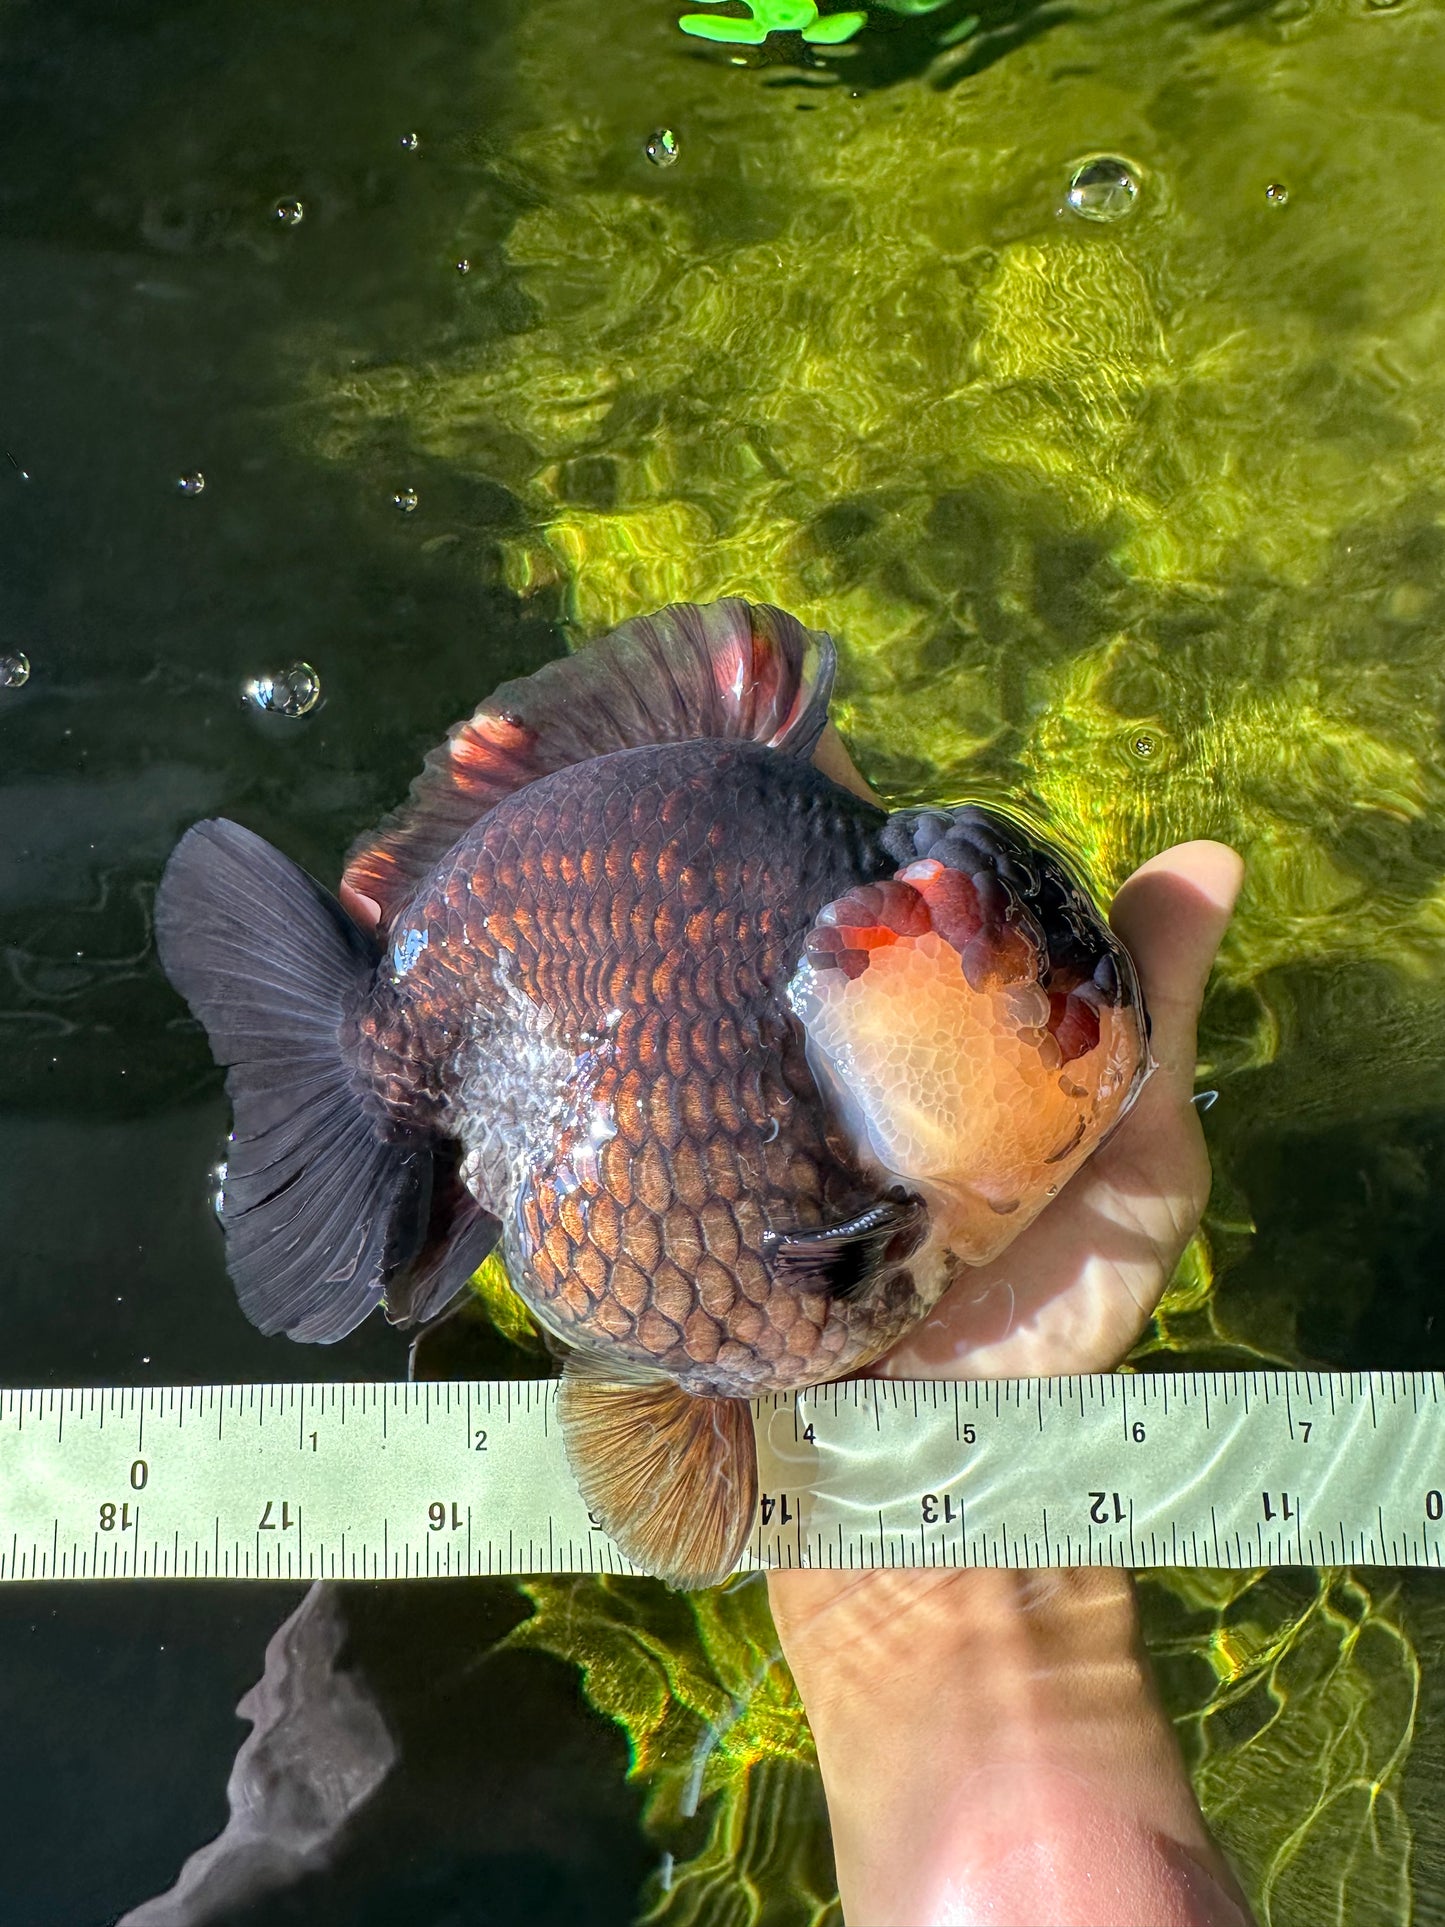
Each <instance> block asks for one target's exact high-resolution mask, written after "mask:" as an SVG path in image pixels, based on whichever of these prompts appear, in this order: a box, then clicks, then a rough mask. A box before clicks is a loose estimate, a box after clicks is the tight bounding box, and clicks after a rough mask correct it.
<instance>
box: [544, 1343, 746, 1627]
mask: <svg viewBox="0 0 1445 1927" xmlns="http://www.w3.org/2000/svg"><path fill="white" fill-rule="evenodd" d="M608 1370H609V1366H608V1365H606V1364H601V1363H599V1364H596V1365H594V1364H592V1363H591V1362H590V1361H580V1362H579V1360H578V1358H577V1356H576V1355H575V1354H574V1355H573V1357H571V1358H569V1359H568V1362H567V1368H566V1370H565V1372H564V1373H563V1377H562V1390H561V1394H560V1397H559V1400H558V1415H559V1417H560V1419H561V1422H562V1435H563V1438H564V1439H565V1441H566V1445H567V1457H568V1460H569V1461H570V1463H571V1466H572V1473H573V1476H574V1477H575V1479H576V1480H577V1484H578V1486H579V1487H580V1489H581V1492H582V1497H583V1498H584V1499H585V1500H586V1502H587V1505H588V1506H589V1508H590V1509H591V1511H592V1512H593V1513H594V1515H595V1516H596V1517H597V1518H598V1519H599V1520H600V1521H601V1524H602V1527H603V1530H604V1531H605V1532H607V1533H608V1534H609V1535H610V1536H611V1537H612V1538H613V1539H614V1540H615V1541H616V1542H617V1545H618V1546H619V1547H620V1549H621V1550H622V1551H623V1552H624V1553H626V1555H627V1557H628V1558H629V1559H631V1560H632V1561H633V1562H634V1564H636V1565H638V1566H640V1567H641V1568H642V1569H643V1571H644V1572H647V1573H650V1574H651V1575H652V1576H653V1578H655V1579H663V1580H665V1581H666V1582H667V1584H668V1585H669V1586H675V1587H677V1588H678V1589H679V1590H680V1591H687V1592H691V1591H697V1590H698V1589H700V1588H701V1587H704V1586H717V1585H721V1583H722V1582H723V1580H724V1579H726V1578H727V1576H728V1574H729V1573H730V1572H731V1571H732V1569H733V1567H734V1566H735V1565H736V1564H737V1562H738V1558H739V1556H740V1554H741V1553H742V1550H743V1547H744V1546H745V1545H746V1543H747V1539H748V1535H749V1533H750V1532H751V1531H752V1528H753V1520H754V1518H755V1517H756V1514H757V1509H758V1453H757V1441H756V1438H755V1435H754V1430H753V1414H752V1407H751V1406H750V1405H749V1404H748V1403H747V1401H746V1399H740V1398H703V1397H695V1396H693V1395H692V1394H691V1393H689V1392H684V1391H683V1390H682V1389H681V1387H680V1386H678V1385H677V1384H676V1383H675V1382H674V1381H673V1380H672V1379H670V1378H660V1377H653V1376H650V1375H649V1376H648V1377H647V1378H645V1379H641V1378H639V1379H633V1380H631V1381H630V1382H629V1381H627V1380H625V1379H611V1378H608V1377H607V1376H605V1374H606V1373H607V1371H608Z"/></svg>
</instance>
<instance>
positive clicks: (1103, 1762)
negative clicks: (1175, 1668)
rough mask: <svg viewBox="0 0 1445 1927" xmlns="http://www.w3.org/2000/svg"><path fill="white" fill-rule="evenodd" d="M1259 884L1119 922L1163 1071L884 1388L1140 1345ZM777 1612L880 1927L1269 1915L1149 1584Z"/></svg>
mask: <svg viewBox="0 0 1445 1927" xmlns="http://www.w3.org/2000/svg"><path fill="white" fill-rule="evenodd" d="M1241 877H1242V865H1241V863H1240V860H1239V858H1238V857H1237V856H1236V855H1235V854H1234V852H1233V851H1231V850H1227V849H1225V848H1224V847H1223V846H1222V845H1220V844H1217V843H1186V844H1181V845H1179V846H1178V847H1177V848H1175V849H1172V850H1168V851H1165V852H1164V853H1163V854H1162V855H1161V856H1157V857H1155V858H1153V859H1152V860H1151V861H1150V862H1148V863H1146V864H1145V865H1144V866H1143V867H1142V868H1141V869H1140V870H1138V871H1136V872H1135V874H1134V875H1133V876H1132V877H1131V878H1130V879H1129V881H1128V882H1127V883H1126V884H1125V885H1124V887H1123V888H1122V889H1121V890H1120V892H1119V894H1118V897H1117V898H1116V900H1115V904H1114V910H1113V922H1114V926H1115V928H1116V930H1117V931H1118V933H1119V935H1120V936H1121V937H1122V938H1123V939H1124V942H1125V943H1126V944H1127V945H1128V947H1129V949H1130V951H1131V952H1132V953H1133V956H1134V960H1135V963H1136V965H1137V966H1138V970H1139V976H1140V981H1141V983H1142V985H1143V989H1144V995H1145V1000H1146V1003H1147V1005H1148V1008H1149V1012H1150V1016H1151V1020H1152V1024H1153V1032H1152V1040H1151V1041H1152V1048H1153V1053H1154V1057H1155V1060H1156V1068H1155V1071H1154V1073H1153V1075H1152V1076H1151V1077H1150V1078H1149V1080H1148V1082H1147V1083H1146V1084H1145V1086H1144V1089H1143V1091H1142V1093H1141V1094H1140V1097H1139V1099H1138V1102H1137V1103H1136V1104H1135V1106H1134V1108H1133V1110H1132V1111H1131V1112H1130V1113H1129V1115H1128V1117H1127V1118H1126V1119H1125V1120H1124V1122H1123V1123H1122V1124H1121V1126H1120V1127H1119V1129H1118V1131H1117V1132H1116V1133H1115V1135H1114V1136H1113V1138H1111V1139H1110V1141H1109V1142H1108V1143H1107V1144H1106V1145H1104V1146H1103V1147H1102V1148H1101V1149H1100V1150H1099V1151H1098V1152H1096V1153H1095V1155H1094V1157H1093V1158H1091V1159H1090V1160H1089V1162H1088V1163H1087V1164H1086V1165H1085V1166H1084V1167H1083V1168H1082V1170H1081V1171H1079V1172H1078V1174H1077V1175H1076V1176H1075V1177H1074V1179H1073V1180H1072V1182H1071V1183H1070V1184H1069V1185H1068V1186H1067V1188H1066V1189H1065V1190H1064V1191H1063V1193H1062V1194H1061V1195H1060V1197H1059V1198H1058V1199H1057V1200H1055V1202H1054V1203H1053V1204H1051V1205H1050V1206H1049V1208H1048V1209H1047V1210H1046V1211H1045V1212H1044V1213H1043V1214H1042V1215H1041V1216H1040V1217H1039V1218H1038V1219H1037V1220H1036V1221H1035V1222H1034V1224H1032V1225H1031V1226H1030V1227H1029V1229H1028V1230H1027V1231H1025V1232H1024V1233H1023V1234H1022V1235H1021V1236H1020V1237H1019V1238H1018V1239H1017V1240H1016V1241H1015V1242H1014V1244H1013V1245H1011V1246H1010V1247H1009V1249H1008V1250H1007V1251H1006V1252H1005V1253H1004V1254H1003V1256H1002V1257H1000V1258H999V1259H997V1260H996V1261H995V1262H993V1263H992V1264H990V1265H987V1266H981V1267H979V1268H978V1269H976V1270H974V1271H972V1272H970V1273H968V1274H966V1275H965V1276H964V1277H963V1278H961V1279H960V1280H958V1282H957V1283H956V1284H955V1285H954V1286H953V1288H952V1290H951V1291H949V1292H948V1293H947V1294H946V1295H945V1297H944V1298H943V1299H942V1300H941V1301H940V1303H939V1305H938V1307H937V1308H936V1309H935V1311H934V1312H933V1314H932V1315H931V1316H930V1317H929V1318H928V1319H927V1320H926V1321H925V1322H924V1323H923V1324H922V1325H920V1326H919V1327H918V1328H916V1329H915V1330H914V1331H913V1332H912V1333H910V1334H909V1335H908V1337H906V1338H905V1339H904V1341H903V1343H902V1344H901V1345H899V1346H898V1348H897V1349H896V1350H895V1351H894V1352H893V1353H892V1354H890V1356H889V1357H888V1358H887V1359H886V1360H884V1361H882V1362H881V1364H880V1365H878V1366H877V1367H875V1368H874V1369H875V1371H878V1372H881V1373H886V1374H888V1375H891V1376H895V1377H912V1378H955V1377H1004V1376H1008V1377H1013V1376H1020V1377H1022V1376H1038V1375H1046V1374H1051V1373H1060V1372H1091V1371H1101V1370H1105V1369H1107V1368H1109V1367H1111V1366H1113V1365H1115V1364H1117V1362H1118V1361H1119V1359H1120V1358H1121V1357H1122V1356H1123V1354H1124V1353H1125V1352H1126V1351H1127V1350H1128V1348H1129V1346H1130V1345H1131V1344H1132V1343H1133V1341H1134V1340H1135V1339H1136V1338H1137V1337H1138V1335H1139V1333H1140V1332H1141V1331H1142V1330H1143V1328H1144V1325H1145V1324H1146V1323H1147V1321H1148V1319H1149V1317H1150V1314H1151V1313H1152V1311H1153V1309H1154V1307H1155V1305H1156V1304H1157V1303H1158V1301H1159V1297H1160V1295H1161V1293H1162V1292H1163V1289H1164V1286H1165V1284H1166V1283H1167V1282H1168V1279H1169V1277H1170V1274H1171V1273H1172V1271H1173V1269H1174V1266H1175V1265H1176V1263H1177V1262H1178V1259H1179V1257H1180V1254H1181V1253H1182V1251H1183V1249H1184V1247H1185V1245H1186V1244H1187V1242H1188V1240H1189V1238H1190V1236H1191V1235H1192V1233H1193V1231H1194V1229H1195V1227H1196V1226H1197V1224H1198V1222H1199V1218H1200V1214H1201V1213H1202V1211H1203V1208H1204V1204H1205V1201H1206V1198H1207V1196H1208V1190H1209V1163H1208V1157H1207V1154H1206V1151H1205V1147H1204V1139H1203V1134H1202V1132H1201V1129H1200V1125H1199V1119H1198V1116H1197V1114H1196V1112H1195V1110H1194V1107H1193V1105H1192V1104H1191V1102H1190V1099H1191V1097H1192V1095H1193V1079H1194V1056H1195V1026H1196V1022H1197V1019H1198V1013H1199V1005H1200V1001H1201V999H1202V997H1203V993H1204V986H1205V983H1206V981H1207V978H1208V975H1209V969H1210V966H1211V964H1212V962H1213V958H1214V953H1215V950H1216V948H1217V947H1218V944H1219V941H1220V938H1221V937H1222V935H1223V933H1224V930H1225V927H1226V925H1227V923H1228V921H1229V917H1230V914H1231V911H1232V909H1233V905H1234V899H1235V897H1236V895H1237V893H1238V889H1239V885H1240V881H1241ZM769 1594H770V1598H771V1601H772V1607H773V1615H774V1618H775V1620H776V1622H777V1626H778V1632H779V1636H780V1638H781V1640H782V1643H783V1649H784V1652H785V1654H786V1656H787V1658H788V1661H789V1663H790V1665H791V1666H792V1668H793V1672H794V1676H795V1678H796V1679H797V1681H798V1685H799V1688H800V1690H801V1692H802V1695H803V1701H804V1704H805V1706H806V1707H807V1709H808V1714H809V1718H810V1720H811V1722H812V1724H813V1729H814V1734H815V1737H816V1739H817V1743H818V1750H819V1758H820V1762H821V1764H822V1767H823V1775H824V1781H825V1784H826V1786H827V1790H828V1801H829V1809H830V1814H831V1816H832V1820H833V1830H834V1845H835V1850H836V1853H837V1858H838V1871H839V1882H840V1888H841V1890H842V1893H843V1898H844V1904H845V1912H846V1913H847V1915H848V1918H849V1919H850V1921H852V1922H855V1923H857V1927H863V1924H864V1923H867V1927H883V1924H884V1923H901V1924H907V1927H913V1924H914V1923H918V1924H920V1927H921V1923H923V1922H933V1921H958V1922H964V1921H975V1920H977V1921H984V1920H986V1921H988V1922H990V1923H997V1927H1005V1923H1007V1922H1010V1921H1017V1922H1019V1923H1022V1924H1024V1927H1027V1924H1028V1923H1032V1924H1033V1927H1040V1923H1042V1922H1045V1921H1047V1922H1048V1924H1049V1927H1074V1924H1075V1923H1077V1927H1084V1924H1085V1923H1090V1924H1092V1927H1106V1924H1107V1927H1116V1924H1117V1927H1124V1924H1125V1923H1128V1924H1129V1927H1176V1924H1177V1927H1185V1924H1186V1923H1189V1924H1191V1927H1192V1924H1194V1923H1199V1924H1201V1927H1202V1923H1206V1922H1208V1923H1211V1924H1213V1923H1221V1924H1222V1923H1224V1922H1242V1921H1244V1920H1245V1919H1246V1914H1245V1912H1244V1909H1243V1903H1242V1901H1241V1899H1240V1897H1239V1893H1238V1889H1237V1888H1236V1887H1235V1885H1234V1882H1233V1879H1232V1876H1231V1875H1230V1874H1229V1871H1228V1868H1227V1866H1226V1865H1225V1863H1224V1862H1223V1860H1222V1857H1221V1856H1220V1855H1219V1853H1218V1850H1217V1849H1216V1848H1215V1846H1214V1844H1213V1842H1212V1841H1211V1840H1210V1838H1209V1835H1208V1832H1207V1830H1206V1829H1205V1826H1204V1823H1203V1819H1202V1816H1201V1815H1200V1813H1199V1810H1198V1807H1197V1805H1196V1803H1195V1801H1194V1798H1193V1795H1192V1792H1191V1791H1190V1789H1189V1785H1188V1780H1187V1778H1186V1776H1185V1774H1184V1770H1183V1766H1182V1762H1181V1761H1180V1759H1179V1754H1178V1749H1177V1747H1176V1746H1175V1743H1174V1739H1173V1734H1172V1731H1171V1730H1170V1728H1169V1726H1168V1722H1167V1720H1166V1718H1165V1716H1164V1714H1163V1712H1162V1709H1161V1708H1160V1706H1159V1703H1158V1700H1157V1696H1156V1694H1155V1692H1154V1689H1153V1684H1152V1680H1151V1678H1150V1676H1149V1673H1148V1668H1147V1664H1146V1662H1145V1660H1144V1658H1143V1655H1142V1652H1141V1651H1140V1648H1139V1643H1138V1636H1137V1624H1136V1616H1135V1608H1134V1597H1133V1590H1132V1585H1131V1582H1130V1581H1129V1580H1128V1578H1127V1576H1126V1575H1124V1574H1121V1573H1116V1572H1111V1571H1098V1572H1095V1571H1078V1572H1069V1573H1026V1574H1014V1573H1000V1572H958V1573H935V1572H917V1573H910V1572H874V1573H824V1572H811V1573H803V1572H776V1573H773V1574H771V1575H770V1577H769Z"/></svg>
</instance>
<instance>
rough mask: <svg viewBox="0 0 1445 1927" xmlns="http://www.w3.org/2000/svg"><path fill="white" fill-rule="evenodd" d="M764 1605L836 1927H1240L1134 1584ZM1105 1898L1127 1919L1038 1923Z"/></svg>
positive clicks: (783, 1579) (824, 1588)
mask: <svg viewBox="0 0 1445 1927" xmlns="http://www.w3.org/2000/svg"><path fill="white" fill-rule="evenodd" d="M811 1580H817V1581H818V1582H819V1583H818V1584H817V1585H810V1584H809V1581H811ZM773 1595H774V1603H775V1615H776V1617H777V1620H778V1626H779V1632H780V1635H781V1636H782V1639H783V1643H784V1650H785V1653H786V1654H787V1656H788V1659H789V1662H790V1664H791V1665H792V1666H793V1669H794V1673H795V1675H796V1677H797V1680H798V1685H799V1688H800V1690H801V1692H802V1695H803V1700H804V1704H805V1705H806V1706H807V1708H808V1714H809V1719H810V1721H811V1722H812V1725H813V1731H814V1737H815V1739H816V1742H817V1746H818V1755H819V1762H820V1765H821V1767H822V1772H823V1778H824V1784H825V1787H826V1790H827V1795H828V1805H829V1812H830V1816H831V1819H832V1824H833V1833H834V1846H835V1852H836V1855H837V1862H838V1872H839V1884H840V1889H841V1891H842V1893H843V1898H844V1905H845V1913H846V1915H847V1917H848V1918H849V1919H850V1920H853V1921H858V1922H868V1923H870V1927H878V1924H880V1923H883V1922H906V1923H922V1922H926V1921H927V1922H931V1921H935V1920H937V1921H944V1920H957V1921H967V1920H973V1919H985V1918H986V1919H989V1920H991V1921H998V1922H1005V1921H1008V1920H1014V1919H1017V1920H1035V1921H1037V1920H1043V1919H1054V1918H1057V1919H1058V1920H1060V1921H1062V1920H1065V1919H1067V1920H1069V1921H1073V1920H1075V1919H1076V1918H1077V1919H1078V1920H1079V1921H1084V1920H1090V1921H1094V1920H1097V1921H1100V1922H1103V1921H1114V1920H1128V1921H1137V1920H1150V1921H1153V1922H1157V1923H1160V1924H1161V1927H1162V1923H1165V1922H1168V1923H1170V1927H1174V1923H1180V1924H1181V1927H1182V1923H1186V1922H1189V1923H1203V1922H1210V1923H1220V1924H1221V1927H1222V1923H1224V1922H1243V1921H1244V1920H1245V1919H1246V1918H1247V1916H1246V1914H1245V1912H1244V1910H1243V1906H1242V1903H1241V1902H1240V1901H1239V1898H1238V1893H1237V1889H1235V1888H1234V1885H1233V1881H1232V1878H1231V1876H1230V1875H1229V1872H1228V1869H1227V1867H1226V1866H1225V1864H1224V1862H1223V1860H1222V1859H1221V1857H1220V1856H1219V1854H1218V1851H1217V1849H1216V1848H1215V1846H1214V1844H1213V1842H1212V1841H1211V1840H1210V1838H1209V1835H1208V1832H1207V1830H1206V1829H1205V1826H1204V1823H1203V1819H1202V1816H1201V1815H1200V1813H1199V1809H1198V1806H1197V1804H1196V1802H1195V1800H1194V1797H1193V1793H1192V1790H1191V1788H1190V1786H1189V1782H1188V1778H1187V1775H1186V1774H1185V1772H1184V1768H1183V1763H1182V1761H1181V1759H1180V1757H1179V1752H1178V1748H1177V1745H1176V1743H1175V1740H1174V1735H1173V1731H1172V1728H1171V1727H1170V1725H1169V1722H1168V1720H1167V1718H1166V1717H1165V1715H1164V1712H1163V1709H1162V1708H1161V1707H1160V1705H1159V1702H1158V1699H1157V1695H1156V1693H1155V1690H1154V1686H1153V1680H1152V1675H1151V1673H1150V1670H1149V1667H1148V1663H1147V1660H1146V1657H1145V1655H1144V1652H1143V1649H1142V1646H1141V1643H1140V1640H1139V1633H1138V1618H1137V1609H1136V1601H1135V1594H1134V1588H1133V1584H1132V1581H1131V1580H1130V1579H1129V1578H1128V1576H1127V1575H1125V1574H1123V1573H1119V1572H1113V1571H1090V1570H1084V1571H1068V1572H1026V1573H1010V1572H983V1571H979V1572H965V1573H927V1572H910V1573H870V1574H866V1575H861V1574H860V1575H857V1576H856V1577H855V1578H850V1579H846V1580H845V1579H843V1578H842V1576H841V1575H824V1574H817V1575H813V1574H789V1575H786V1576H782V1575H780V1576H779V1579H778V1581H777V1582H775V1584H774V1587H773ZM1131 1881H1132V1882H1133V1883H1134V1887H1133V1888H1130V1886H1129V1883H1130V1882H1131ZM1051 1883H1052V1885H1051ZM1141 1883H1142V1885H1141ZM1055 1886H1057V1887H1058V1889H1059V1893H1058V1895H1057V1896H1054V1892H1053V1889H1054V1887H1055ZM1105 1889H1109V1890H1110V1891H1113V1892H1114V1893H1115V1894H1116V1897H1122V1896H1124V1895H1125V1894H1126V1893H1130V1894H1132V1896H1133V1898H1132V1900H1130V1902H1129V1905H1131V1906H1133V1908H1134V1911H1132V1912H1129V1911H1125V1912H1123V1913H1117V1912H1116V1913H1109V1912H1107V1911H1106V1912H1102V1913H1098V1914H1097V1915H1096V1914H1092V1913H1087V1912H1085V1913H1081V1914H1078V1915H1075V1914H1074V1913H1069V1912H1058V1913H1057V1914H1055V1913H1054V1912H1051V1911H1050V1909H1052V1908H1054V1907H1055V1905H1056V1901H1057V1905H1058V1906H1059V1907H1062V1906H1063V1899H1062V1895H1063V1894H1064V1893H1065V1892H1069V1893H1076V1894H1077V1893H1080V1892H1082V1893H1088V1894H1093V1895H1095V1896H1096V1898H1097V1896H1098V1895H1099V1894H1100V1893H1102V1892H1103V1891H1104V1890H1105ZM980 1897H981V1898H980ZM1146 1903H1147V1904H1146ZM1120 1904H1121V1905H1122V1904H1124V1902H1123V1899H1122V1898H1120ZM1141 1908H1142V1909H1143V1911H1140V1909H1141ZM988 1909H992V1911H988Z"/></svg>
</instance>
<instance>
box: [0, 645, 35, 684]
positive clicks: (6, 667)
mask: <svg viewBox="0 0 1445 1927" xmlns="http://www.w3.org/2000/svg"><path fill="white" fill-rule="evenodd" d="M29 680H30V658H29V656H27V655H24V654H22V653H21V651H20V650H18V649H16V650H14V651H13V652H12V653H11V654H10V655H8V656H0V689H23V688H24V687H25V685H26V683H28V682H29Z"/></svg>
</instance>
